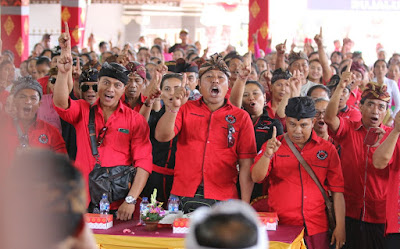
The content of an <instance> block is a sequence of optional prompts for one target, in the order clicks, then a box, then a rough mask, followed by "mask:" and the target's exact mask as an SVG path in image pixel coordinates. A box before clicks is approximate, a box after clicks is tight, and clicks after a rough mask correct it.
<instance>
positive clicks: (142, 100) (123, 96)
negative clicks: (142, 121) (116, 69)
mask: <svg viewBox="0 0 400 249" xmlns="http://www.w3.org/2000/svg"><path fill="white" fill-rule="evenodd" d="M146 99H147V97H146V96H144V95H143V94H140V95H139V101H138V102H137V103H136V105H135V107H134V108H132V107H131V106H130V105H129V103H127V102H126V101H125V100H126V97H125V94H124V95H122V97H121V100H122V103H123V104H124V105H125V106H127V107H129V108H131V109H133V110H134V111H136V112H140V109H141V108H142V106H143V104H144V102H145V101H146Z"/></svg>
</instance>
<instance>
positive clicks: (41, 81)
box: [37, 75, 50, 95]
mask: <svg viewBox="0 0 400 249" xmlns="http://www.w3.org/2000/svg"><path fill="white" fill-rule="evenodd" d="M49 78H50V76H48V75H47V76H44V77H42V78H40V79H38V80H37V81H38V82H39V84H40V85H41V86H42V90H43V95H44V94H47V83H48V82H49Z"/></svg>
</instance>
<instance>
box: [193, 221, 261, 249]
mask: <svg viewBox="0 0 400 249" xmlns="http://www.w3.org/2000/svg"><path fill="white" fill-rule="evenodd" d="M194 233H195V237H196V240H197V243H198V244H199V245H200V246H204V247H210V248H247V247H251V246H254V245H256V244H257V242H258V229H257V226H256V225H255V224H254V222H252V221H251V220H249V219H248V218H247V217H246V216H244V215H243V214H241V213H232V214H215V215H211V216H209V217H207V218H206V219H205V220H204V221H203V222H202V223H200V224H198V225H197V226H196V227H195V231H194Z"/></svg>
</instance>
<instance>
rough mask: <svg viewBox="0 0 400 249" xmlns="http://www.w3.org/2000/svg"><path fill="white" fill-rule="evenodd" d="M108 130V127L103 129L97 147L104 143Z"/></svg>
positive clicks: (98, 137)
mask: <svg viewBox="0 0 400 249" xmlns="http://www.w3.org/2000/svg"><path fill="white" fill-rule="evenodd" d="M107 129H108V127H106V126H104V127H103V128H101V130H100V132H99V135H98V136H97V147H100V145H101V144H102V143H103V141H104V137H105V136H106V132H107Z"/></svg>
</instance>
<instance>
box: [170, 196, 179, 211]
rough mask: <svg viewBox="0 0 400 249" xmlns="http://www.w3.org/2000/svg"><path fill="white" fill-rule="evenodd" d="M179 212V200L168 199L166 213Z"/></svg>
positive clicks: (174, 198) (175, 198)
mask: <svg viewBox="0 0 400 249" xmlns="http://www.w3.org/2000/svg"><path fill="white" fill-rule="evenodd" d="M178 211H179V200H178V198H177V197H170V198H169V199H168V212H169V213H170V214H176V213H178Z"/></svg>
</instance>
